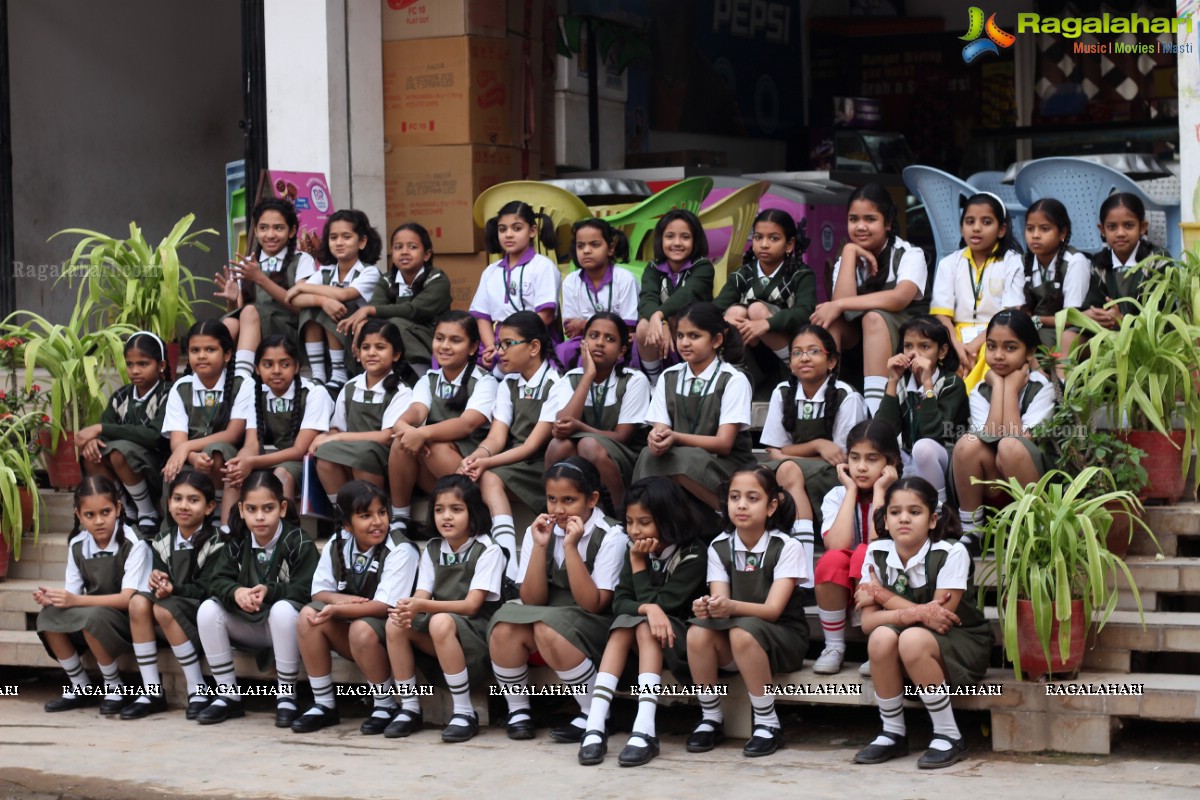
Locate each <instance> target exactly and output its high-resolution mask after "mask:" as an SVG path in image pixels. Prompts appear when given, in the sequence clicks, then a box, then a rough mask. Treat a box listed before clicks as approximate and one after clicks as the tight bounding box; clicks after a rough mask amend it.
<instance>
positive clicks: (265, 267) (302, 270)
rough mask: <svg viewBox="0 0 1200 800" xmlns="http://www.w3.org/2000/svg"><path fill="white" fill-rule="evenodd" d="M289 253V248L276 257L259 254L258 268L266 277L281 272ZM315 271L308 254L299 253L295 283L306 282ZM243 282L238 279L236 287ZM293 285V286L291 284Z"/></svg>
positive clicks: (314, 264) (314, 262)
mask: <svg viewBox="0 0 1200 800" xmlns="http://www.w3.org/2000/svg"><path fill="white" fill-rule="evenodd" d="M290 253H291V248H289V247H285V248H283V249H282V250H280V251H279V254H278V255H275V256H268V255H267V254H266V253H260V254H259V256H258V268H259V269H261V270H262V271H263V272H265V273H266V274H268V275H272V274H274V273H276V272H282V271H283V265H284V264H286V263H287V260H288V255H289V254H290ZM316 271H317V262H316V261H315V260H314V259H313V257H312V256H310V255H309V254H308V253H306V252H304V251H303V250H301V251H300V255H299V257H298V258H297V259H296V283H300V282H301V281H306V280H308V279H309V277H310V276H312V275H313V274H315V273H316ZM285 277H286V276H285ZM243 283H244V281H243V280H242V279H241V278H238V286H239V287H240V286H241V285H242V284H243ZM293 285H295V284H293Z"/></svg>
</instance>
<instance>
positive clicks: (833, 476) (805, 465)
mask: <svg viewBox="0 0 1200 800" xmlns="http://www.w3.org/2000/svg"><path fill="white" fill-rule="evenodd" d="M840 362H841V359H840V354H839V353H838V351H837V344H836V342H835V341H834V339H833V337H832V336H830V335H829V333H828V332H827V331H826V330H825V329H824V328H821V327H819V326H817V325H805V326H803V327H802V328H801V329H800V331H799V332H798V333H797V334H796V335H795V336H794V337H793V338H792V343H791V356H790V361H789V366H790V368H791V371H792V375H791V377H790V378H789V379H788V380H787V381H784V382H783V383H781V384H779V385H778V386H776V387H775V390H774V391H773V392H772V393H771V401H770V403H769V405H768V406H767V418H766V421H765V422H764V423H763V432H762V436H761V437H760V441H761V442H762V446H763V447H765V448H766V449H767V455H768V456H769V457H770V460H769V461H767V462H766V464H765V466H767V467H768V468H769V469H771V470H774V471H775V472H777V473H779V471H780V469H781V468H782V467H784V465H786V464H789V463H790V464H793V465H794V466H795V467H798V468H799V470H800V473H801V476H800V477H801V478H802V482H801V481H800V480H798V479H797V476H796V475H795V474H794V471H793V470H792V469H790V468H789V469H787V470H785V471H784V472H782V473H780V474H779V481H780V483H782V484H783V485H784V486H785V487H786V488H787V489H788V490H789V491H790V492H791V493H792V495H793V498H794V499H796V501H797V504H798V505H800V507H801V509H802V510H803V506H802V504H800V501H799V498H797V497H796V496H797V494H799V490H801V489H803V492H804V495H805V497H806V498H807V500H808V504H809V507H810V508H811V509H812V512H813V517H812V520H813V527H814V529H815V530H820V529H821V527H820V526H821V524H822V520H821V514H820V508H821V501H822V500H824V499H825V495H826V494H828V493H829V490H830V489H832V488H833V487H835V486H838V485H839V482H838V478H837V471H836V467H835V465H836V464H839V463H842V462H844V461H845V460H846V435H847V434H848V433H849V432H850V429H851V428H853V427H854V426H855V425H857V424H858V423H860V422H862V421H863V420H864V419H866V418H867V406H866V403H865V402H864V401H863V398H862V395H860V394H859V393H858V392H857V391H855V390H854V388H853V387H852V386H850V385H849V384H847V383H844V382H842V381H839V380H838V367H839V366H840ZM789 473H790V474H789ZM802 516H803V514H802Z"/></svg>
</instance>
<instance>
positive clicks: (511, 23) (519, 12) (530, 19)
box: [508, 0, 557, 41]
mask: <svg viewBox="0 0 1200 800" xmlns="http://www.w3.org/2000/svg"><path fill="white" fill-rule="evenodd" d="M549 5H550V6H554V5H555V4H554V3H551V4H549ZM549 10H550V9H548V8H547V3H546V0H508V30H509V32H510V33H515V34H516V35H517V36H524V37H525V38H526V39H535V40H537V41H541V40H542V37H543V36H544V35H545V33H546V14H547V11H549ZM551 13H552V14H554V12H553V11H551ZM554 16H555V18H557V14H554Z"/></svg>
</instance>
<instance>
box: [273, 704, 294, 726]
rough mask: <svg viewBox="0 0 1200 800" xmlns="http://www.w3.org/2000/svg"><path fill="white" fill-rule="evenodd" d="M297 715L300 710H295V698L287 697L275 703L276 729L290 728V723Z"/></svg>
mask: <svg viewBox="0 0 1200 800" xmlns="http://www.w3.org/2000/svg"><path fill="white" fill-rule="evenodd" d="M299 715H300V709H298V708H296V700H295V698H292V697H287V698H282V699H280V700H276V701H275V727H276V728H290V727H292V723H293V722H295V721H296V717H298V716H299Z"/></svg>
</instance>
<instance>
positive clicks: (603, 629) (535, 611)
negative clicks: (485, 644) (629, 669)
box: [488, 517, 617, 664]
mask: <svg viewBox="0 0 1200 800" xmlns="http://www.w3.org/2000/svg"><path fill="white" fill-rule="evenodd" d="M604 520H605V522H606V523H608V524H609V525H611V526H613V527H616V526H617V521H616V520H613V519H609V518H608V517H605V518H604ZM607 535H608V531H607V530H606V529H605V528H603V527H602V526H599V525H597V526H596V527H595V529H594V530H593V531H592V538H591V539H590V540H588V546H587V552H586V553H585V555H584V559H583V563H584V564H585V565H586V566H587V569H588V573H589V574H591V572H592V571H593V570H594V569H595V566H596V556H597V555H598V554H599V553H600V545H602V544H603V543H604V537H605V536H607ZM547 550H548V551H547V553H546V580H547V581H548V583H549V588H550V594H549V597H548V598H547V600H546V604H545V605H544V606H527V605H525V604H524V603H519V602H512V601H510V602H507V603H505V604H504V605H502V606H500V608H499V609H497V611H496V613H495V614H493V615H492V620H491V623H490V624H489V625H488V638H489V639H491V635H492V630H493V629H494V628H495V626H496V625H497V624H498V623H501V622H507V623H510V624H513V625H532V624H533V623H535V622H543V623H545V624H546V625H549V626H550V628H551V629H552V630H553V631H554V632H555V633H557V634H558V635H560V636H562V637H563V638H564V639H566V640H567V641H568V642H570V643H571V644H572V645H573V646H574V647H575V648H576V649H577V650H579V651H580V652H581V653H583V654H584V655H585V656H587V657H588V658H590V659H591V660H592V661H594V662H596V663H597V664H599V663H600V656H602V655H604V646H605V645H606V644H608V630H609V628H610V627H612V622H613V618H612V617H611V616H610V615H608V614H592V613H590V612H588V611H584V610H583V609H582V608H580V607H579V605H578V604H576V602H575V596H574V595H572V594H571V582H570V580H569V579H568V577H567V565H566V559H565V558H564V559H563V563H562V565H561V566H560V565H559V564H556V563H555V560H554V553H553V551H552V550H550V549H549V548H547Z"/></svg>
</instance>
